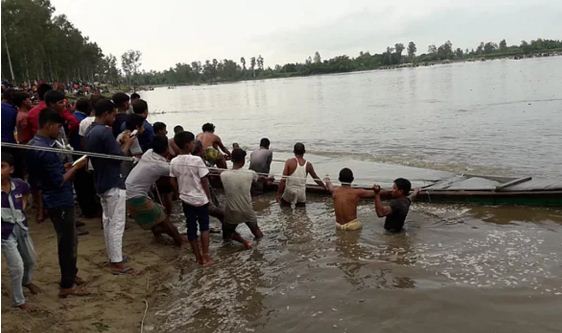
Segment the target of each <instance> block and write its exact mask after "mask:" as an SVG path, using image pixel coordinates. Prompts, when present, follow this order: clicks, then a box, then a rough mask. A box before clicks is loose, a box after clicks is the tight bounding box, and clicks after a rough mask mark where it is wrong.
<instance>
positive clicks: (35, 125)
mask: <svg viewBox="0 0 562 333" xmlns="http://www.w3.org/2000/svg"><path fill="white" fill-rule="evenodd" d="M46 107H47V104H45V101H40V102H39V104H37V105H35V106H34V107H33V108H32V109H31V110H29V114H28V115H27V121H28V122H29V126H31V132H32V133H33V135H35V134H36V133H37V130H38V129H39V112H41V110H43V109H44V108H46Z"/></svg>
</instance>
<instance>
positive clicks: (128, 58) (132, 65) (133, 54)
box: [121, 50, 142, 87]
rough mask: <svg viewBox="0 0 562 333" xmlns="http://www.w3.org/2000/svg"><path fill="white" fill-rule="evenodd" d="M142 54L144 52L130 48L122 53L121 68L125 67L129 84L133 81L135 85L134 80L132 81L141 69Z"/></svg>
mask: <svg viewBox="0 0 562 333" xmlns="http://www.w3.org/2000/svg"><path fill="white" fill-rule="evenodd" d="M141 56H142V53H141V52H140V51H137V50H128V51H127V52H125V53H123V54H122V55H121V68H123V72H124V73H125V77H126V78H127V82H128V83H129V84H131V83H133V87H134V82H132V78H133V77H134V76H135V75H137V73H138V71H139V68H140V66H141V62H140V59H141Z"/></svg>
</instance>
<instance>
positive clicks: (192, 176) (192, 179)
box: [170, 155, 209, 207]
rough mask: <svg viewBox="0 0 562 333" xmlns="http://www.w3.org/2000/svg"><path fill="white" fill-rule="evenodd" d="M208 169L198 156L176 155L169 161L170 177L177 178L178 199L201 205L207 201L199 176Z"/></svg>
mask: <svg viewBox="0 0 562 333" xmlns="http://www.w3.org/2000/svg"><path fill="white" fill-rule="evenodd" d="M207 174H209V169H207V166H206V165H205V163H204V162H203V159H202V158H201V157H199V156H193V155H178V156H176V157H174V159H172V161H171V162H170V177H175V178H177V180H178V187H179V189H178V190H179V193H180V199H181V200H182V201H183V202H185V203H187V204H189V205H192V206H196V207H201V206H203V205H206V204H208V203H209V199H208V198H207V194H206V193H205V191H204V190H203V186H202V185H201V178H203V177H205V176H206V175H207Z"/></svg>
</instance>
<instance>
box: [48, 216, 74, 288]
mask: <svg viewBox="0 0 562 333" xmlns="http://www.w3.org/2000/svg"><path fill="white" fill-rule="evenodd" d="M47 212H48V214H49V218H50V219H51V221H52V222H53V226H54V227H55V231H56V232H57V241H58V252H59V266H60V274H61V279H60V287H61V288H72V287H73V286H74V280H75V278H76V273H78V268H76V258H77V254H78V237H77V234H76V225H75V223H74V207H57V208H49V209H47Z"/></svg>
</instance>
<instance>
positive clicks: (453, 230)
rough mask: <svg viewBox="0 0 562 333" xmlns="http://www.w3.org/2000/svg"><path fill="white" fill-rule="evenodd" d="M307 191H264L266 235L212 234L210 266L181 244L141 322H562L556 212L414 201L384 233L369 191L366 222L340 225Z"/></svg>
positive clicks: (307, 325)
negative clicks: (238, 240)
mask: <svg viewBox="0 0 562 333" xmlns="http://www.w3.org/2000/svg"><path fill="white" fill-rule="evenodd" d="M309 200H310V202H309V204H308V205H307V207H306V208H293V209H285V208H280V207H279V206H278V205H277V204H275V202H274V200H273V196H271V195H265V196H262V197H260V198H259V199H257V200H256V202H255V207H256V210H257V213H258V218H259V223H260V225H261V227H262V230H263V231H264V234H265V237H264V239H263V240H261V241H260V242H259V244H257V246H256V247H255V248H254V249H252V250H250V251H243V250H242V249H241V247H239V246H237V245H227V246H223V245H222V243H221V241H220V236H218V235H215V236H213V242H212V245H213V246H212V254H213V256H214V258H215V261H216V264H215V265H214V266H213V267H211V268H207V269H203V268H200V267H198V266H197V265H195V264H194V263H192V262H191V256H190V255H189V254H186V256H185V258H184V260H183V266H184V267H183V269H182V272H181V273H180V274H179V275H178V277H177V279H176V280H175V281H170V282H169V283H168V285H169V290H168V291H167V293H166V297H164V298H161V299H160V303H159V304H156V305H152V307H151V309H154V312H153V313H151V316H150V318H149V319H150V320H149V325H148V327H149V330H152V331H157V332H185V331H194V332H254V331H256V332H261V331H267V332H287V331H290V332H304V331H308V332H325V331H326V330H334V329H336V331H343V332H346V331H347V332H371V331H373V330H375V331H377V329H373V325H374V323H379V325H382V326H381V327H386V328H387V329H389V330H397V329H400V330H401V331H408V332H409V331H412V332H418V331H419V329H420V328H419V322H420V321H424V320H426V319H427V318H434V320H435V321H434V322H433V325H427V326H425V328H426V329H428V330H429V329H432V330H435V329H439V328H442V327H449V329H448V331H450V330H454V331H457V332H473V331H474V326H473V323H474V322H480V323H482V322H486V323H494V322H496V321H497V320H499V319H498V318H502V320H503V322H505V321H508V322H511V323H512V324H513V325H514V326H513V325H512V326H510V327H511V328H513V327H515V328H517V327H519V326H518V325H521V326H520V328H521V330H522V331H525V330H524V329H528V327H529V325H531V326H533V327H534V328H535V329H534V330H533V331H541V327H542V328H544V330H548V329H550V328H552V327H560V324H562V322H561V319H560V317H559V313H558V314H555V313H556V311H553V310H552V307H553V304H558V305H559V304H560V302H561V301H562V278H561V276H562V259H561V258H560V253H562V244H561V242H560V239H561V237H560V224H562V214H560V211H557V210H541V209H536V210H529V209H518V208H512V209H504V208H497V207H470V206H457V207H455V206H439V205H428V204H414V205H413V206H412V210H411V212H410V215H409V216H408V220H407V231H406V232H405V233H402V234H399V235H388V234H385V233H384V232H383V229H382V219H378V218H376V217H375V215H374V211H373V209H372V207H370V204H371V203H370V202H365V204H364V205H362V206H360V207H359V210H358V216H359V218H360V219H361V221H362V222H363V225H364V228H363V230H362V231H360V232H341V231H337V230H336V229H335V226H334V223H335V222H334V221H335V220H334V216H333V211H332V209H331V207H332V205H331V202H330V200H329V199H328V198H320V197H315V196H310V197H309ZM490 216H495V217H494V220H493V221H488V220H489V217H490ZM449 220H451V221H453V222H452V223H449V222H448V221H449ZM455 221H456V222H455ZM239 229H240V232H241V233H242V234H243V235H244V236H247V237H250V235H251V234H250V232H249V230H247V228H246V227H245V226H240V228H239ZM476 295H478V296H476ZM445 304H446V306H445ZM487 304H495V306H494V307H493V308H490V307H487ZM483 308H485V309H486V311H479V310H472V309H483ZM558 308H559V307H558ZM461 309H466V311H469V312H470V313H471V315H470V316H462V315H460V312H466V311H465V310H461ZM469 309H470V310H469ZM506 309H509V311H506ZM459 311H460V312H459ZM500 314H501V315H500ZM523 320H524V321H523ZM518 323H519V324H518ZM385 325H386V326H385ZM525 325H527V326H525ZM541 325H542V326H541ZM422 331H423V330H422ZM496 331H502V329H501V328H500V329H499V330H496ZM503 331H505V328H504V329H503ZM512 331H513V330H512ZM515 331H517V329H515Z"/></svg>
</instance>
